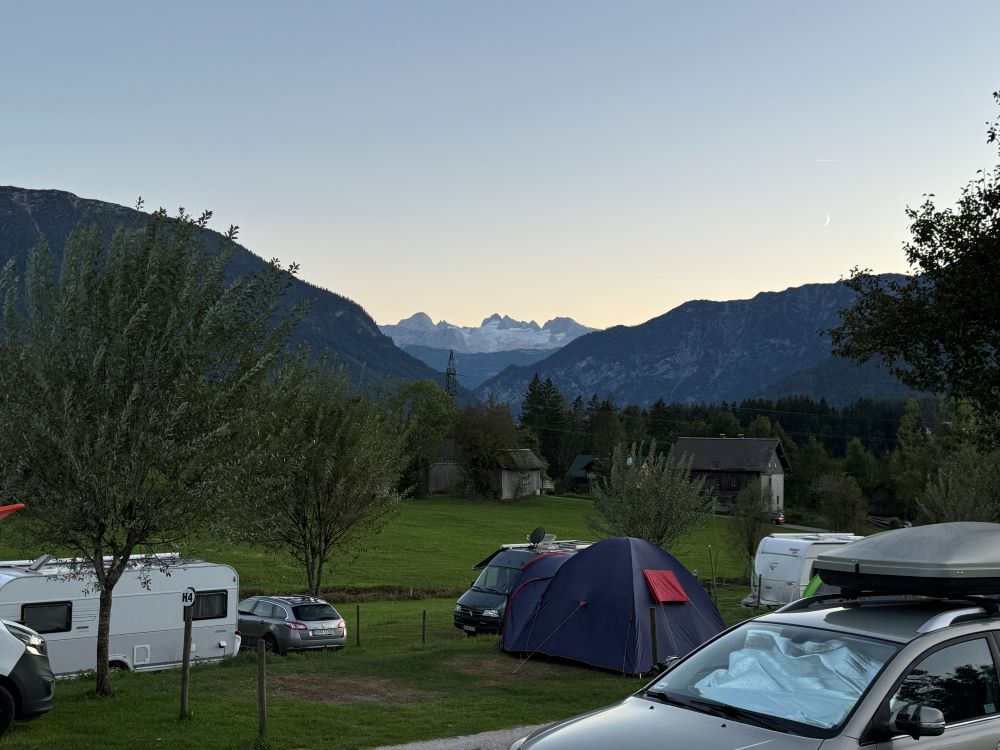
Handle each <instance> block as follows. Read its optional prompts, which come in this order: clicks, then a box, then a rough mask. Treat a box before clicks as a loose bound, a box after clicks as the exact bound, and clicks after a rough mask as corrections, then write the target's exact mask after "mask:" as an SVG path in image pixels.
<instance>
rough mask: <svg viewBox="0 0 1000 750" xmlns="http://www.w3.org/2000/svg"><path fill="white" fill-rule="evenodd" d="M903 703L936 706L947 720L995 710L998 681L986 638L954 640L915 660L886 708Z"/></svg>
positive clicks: (998, 703)
mask: <svg viewBox="0 0 1000 750" xmlns="http://www.w3.org/2000/svg"><path fill="white" fill-rule="evenodd" d="M907 703H921V704H923V705H925V706H931V707H932V708H936V709H938V710H939V711H941V713H943V714H944V719H945V721H946V722H948V723H949V724H954V723H955V722H957V721H965V720H967V719H975V718H977V717H979V716H989V715H991V714H995V713H997V709H998V708H1000V684H998V682H997V672H996V666H995V665H994V663H993V655H992V653H991V652H990V647H989V645H987V643H986V640H985V639H983V638H977V639H976V640H973V641H963V642H962V643H956V644H955V645H954V646H948V647H947V648H943V649H941V650H940V651H935V652H934V653H933V654H931V655H930V656H928V657H927V658H926V659H924V660H923V661H921V662H920V663H919V664H917V665H916V666H915V667H914V668H913V669H911V670H910V672H909V674H907V675H906V677H905V678H904V679H903V682H902V684H900V686H899V689H898V690H897V691H896V694H895V695H893V696H892V699H891V700H890V702H889V708H890V709H891V710H893V711H895V710H896V709H897V708H900V707H901V706H903V705H905V704H907Z"/></svg>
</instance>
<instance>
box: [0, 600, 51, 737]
mask: <svg viewBox="0 0 1000 750" xmlns="http://www.w3.org/2000/svg"><path fill="white" fill-rule="evenodd" d="M55 687H56V678H55V676H54V675H53V674H52V669H51V668H50V667H49V657H48V648H47V646H46V643H45V639H44V638H42V637H41V636H40V635H38V633H36V632H35V631H34V630H32V629H31V628H26V627H25V626H24V625H20V624H18V623H16V622H10V621H9V620H0V735H2V734H3V733H4V732H6V731H7V729H9V728H10V725H11V722H13V721H14V719H33V718H35V717H37V716H41V715H42V714H44V713H45V712H46V711H48V710H49V709H50V708H52V696H53V695H54V693H55Z"/></svg>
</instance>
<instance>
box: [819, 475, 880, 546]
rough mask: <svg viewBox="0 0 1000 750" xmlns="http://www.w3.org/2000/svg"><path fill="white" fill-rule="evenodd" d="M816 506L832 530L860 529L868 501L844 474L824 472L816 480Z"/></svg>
mask: <svg viewBox="0 0 1000 750" xmlns="http://www.w3.org/2000/svg"><path fill="white" fill-rule="evenodd" d="M815 493H816V507H817V509H818V510H819V512H820V513H822V514H823V515H824V516H825V517H826V519H827V521H829V523H830V526H831V527H832V528H833V530H834V531H854V532H857V531H858V530H859V529H861V528H862V527H863V526H864V524H865V521H866V520H867V517H868V501H867V500H865V496H864V495H863V494H862V493H861V488H860V487H859V486H858V483H857V482H856V481H855V480H854V477H849V476H847V475H846V474H824V475H823V476H821V477H820V478H819V479H818V480H816V490H815Z"/></svg>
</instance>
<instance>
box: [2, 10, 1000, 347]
mask: <svg viewBox="0 0 1000 750" xmlns="http://www.w3.org/2000/svg"><path fill="white" fill-rule="evenodd" d="M998 28H1000V3H997V2H985V1H983V2H975V1H971V0H963V2H957V3H956V2H945V1H944V0H940V1H938V2H920V1H918V0H905V1H903V0H900V1H897V2H890V1H880V2H872V1H871V0H863V1H862V0H858V1H855V2H836V3H833V2H828V3H819V2H802V1H801V0H796V1H794V2H746V1H745V0H733V1H732V2H700V1H699V2H695V1H694V0H692V1H691V2H683V3H682V2H667V1H666V0H663V1H661V2H645V1H639V0H634V1H633V0H613V1H611V0H609V1H607V2H585V1H583V0H578V1H574V2H569V1H560V0H542V1H539V2H502V3H501V2H493V3H487V2H476V1H470V0H455V1H453V2H443V1H436V0H435V1H431V0H426V1H425V0H398V1H397V2H382V1H379V0H357V1H356V2H314V3H308V2H288V3H277V2H267V3H265V2H248V1H247V0H240V1H239V2H174V3H170V4H162V3H137V2H117V3H113V2H99V3H79V2H63V3H60V2H44V1H39V2H22V3H15V2H6V3H3V6H2V21H0V63H2V68H0V69H2V71H3V72H2V74H0V75H2V81H3V85H2V92H3V93H2V110H3V119H2V125H0V133H2V137H0V184H9V185H18V186H22V187H28V188H58V189H61V190H68V191H71V192H73V193H76V194H77V195H80V196H83V197H86V198H95V199H100V200H104V201H111V202H114V203H121V204H125V205H132V204H133V203H134V202H135V199H136V198H137V196H139V195H142V196H143V197H144V198H145V200H146V207H147V208H149V209H152V208H156V207H158V206H164V207H167V208H170V209H175V208H176V207H178V206H184V207H186V208H187V209H188V210H190V211H192V212H200V210H202V209H204V208H208V209H212V210H213V211H214V212H215V215H214V219H213V223H212V226H213V228H215V229H219V230H224V229H225V228H226V227H227V226H228V225H229V224H238V225H240V227H241V234H240V238H241V241H242V242H243V244H245V245H246V246H247V247H249V248H250V249H251V250H252V251H253V252H255V253H257V254H258V255H260V256H262V257H264V258H270V257H275V256H276V257H279V258H281V259H282V260H283V261H296V262H298V263H299V264H300V265H301V272H300V273H301V276H302V277H303V278H304V279H306V280H308V281H310V282H312V283H314V284H317V285H319V286H322V287H325V288H327V289H330V290H333V291H335V292H338V293H340V294H343V295H346V296H348V297H350V298H351V299H353V300H355V301H357V302H358V303H360V304H361V305H362V306H363V307H364V308H365V309H366V310H367V311H368V312H369V313H370V314H371V315H372V316H373V317H374V318H375V319H376V320H377V321H378V322H379V323H395V322H396V321H398V320H399V319H400V318H402V317H406V316H409V315H411V314H412V313H414V312H417V311H424V312H426V313H428V314H429V315H430V316H431V317H432V318H433V319H434V320H440V319H446V320H448V321H450V322H452V323H455V324H459V325H476V324H478V323H479V322H480V321H481V320H482V319H483V318H484V317H486V316H487V315H489V314H491V313H494V312H499V313H502V314H508V315H510V316H512V317H515V318H519V319H524V320H529V319H535V320H537V321H538V322H539V323H542V322H544V321H545V320H547V319H549V318H552V317H555V316H557V315H567V316H571V317H573V318H575V319H576V320H578V321H580V322H582V323H585V324H587V325H591V326H595V327H606V326H610V325H614V324H618V323H624V324H628V325H634V324H638V323H641V322H643V321H646V320H648V319H650V318H653V317H656V316H658V315H661V314H662V313H664V312H666V311H667V310H669V309H671V308H672V307H675V306H676V305H678V304H680V303H682V302H684V301H686V300H689V299H716V300H723V299H738V298H747V297H752V296H753V295H755V294H756V293H758V292H760V291H766V290H780V289H784V288H786V287H789V286H797V285H800V284H804V283H810V282H831V281H835V280H837V279H838V278H840V277H841V276H843V275H845V274H847V273H848V271H849V270H850V269H851V267H853V266H856V265H860V266H864V267H870V268H873V269H875V270H876V271H880V272H883V271H904V270H905V269H906V265H905V260H904V257H903V254H902V252H901V244H902V242H903V241H904V240H905V239H906V237H907V220H906V217H905V215H904V209H905V207H906V205H907V204H910V205H915V204H917V203H919V202H920V200H921V195H922V194H923V193H927V192H933V193H936V194H937V196H938V197H939V199H942V200H944V201H946V202H951V201H952V200H953V199H954V198H955V196H956V195H957V193H958V189H959V188H960V187H961V186H962V185H963V184H964V183H965V182H966V181H967V180H968V179H969V178H971V177H973V176H974V173H975V172H976V170H978V169H982V168H984V167H988V166H992V165H993V164H994V163H995V161H996V152H995V149H993V148H991V147H988V146H987V145H986V144H985V136H984V133H985V128H986V121H987V120H990V119H993V118H994V116H995V115H996V114H997V112H996V108H995V105H994V102H993V99H992V96H991V93H992V92H993V91H994V90H996V89H998V88H1000V47H998V45H997V42H996V39H995V36H996V30H997V29H998Z"/></svg>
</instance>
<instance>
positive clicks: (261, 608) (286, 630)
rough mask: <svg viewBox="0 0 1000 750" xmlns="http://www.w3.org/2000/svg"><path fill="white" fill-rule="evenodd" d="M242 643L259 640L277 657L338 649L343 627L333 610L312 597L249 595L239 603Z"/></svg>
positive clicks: (342, 641)
mask: <svg viewBox="0 0 1000 750" xmlns="http://www.w3.org/2000/svg"><path fill="white" fill-rule="evenodd" d="M239 629H240V635H241V636H242V637H243V642H244V643H247V644H248V645H255V644H256V643H257V641H258V640H260V639H263V641H264V645H265V646H266V647H267V649H268V650H269V651H274V652H276V653H279V654H284V653H287V652H288V651H298V650H301V649H309V648H340V647H342V646H344V645H345V644H346V643H347V624H346V623H345V622H344V618H343V617H341V616H340V613H339V612H337V610H335V609H334V608H333V607H331V606H330V605H329V604H328V603H327V602H325V601H323V600H322V599H317V598H316V597H313V596H251V597H250V598H249V599H244V600H243V601H241V602H240V604H239Z"/></svg>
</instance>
